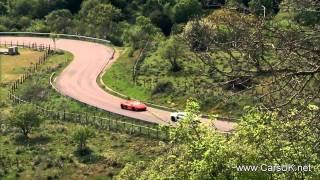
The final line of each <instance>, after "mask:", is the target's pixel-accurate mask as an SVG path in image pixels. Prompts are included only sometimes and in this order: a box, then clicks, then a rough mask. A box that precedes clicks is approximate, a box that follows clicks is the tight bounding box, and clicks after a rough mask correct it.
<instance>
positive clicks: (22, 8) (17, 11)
mask: <svg viewBox="0 0 320 180" xmlns="http://www.w3.org/2000/svg"><path fill="white" fill-rule="evenodd" d="M36 4H37V3H36V0H16V1H13V4H12V8H11V10H12V14H13V15H15V16H31V17H32V16H33V15H34V12H35V10H36V7H35V5H36Z"/></svg>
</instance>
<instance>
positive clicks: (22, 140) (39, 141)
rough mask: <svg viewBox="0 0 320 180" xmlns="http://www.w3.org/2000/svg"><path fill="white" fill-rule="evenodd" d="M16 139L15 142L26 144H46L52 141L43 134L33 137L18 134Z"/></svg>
mask: <svg viewBox="0 0 320 180" xmlns="http://www.w3.org/2000/svg"><path fill="white" fill-rule="evenodd" d="M14 140H15V144H17V145H24V146H34V145H45V144H48V143H49V142H51V138H50V137H48V136H43V135H40V136H37V137H31V138H27V137H25V136H23V135H17V136H16V137H15V138H14Z"/></svg>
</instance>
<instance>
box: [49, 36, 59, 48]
mask: <svg viewBox="0 0 320 180" xmlns="http://www.w3.org/2000/svg"><path fill="white" fill-rule="evenodd" d="M50 38H51V39H52V41H53V44H54V50H57V45H56V41H57V40H58V39H59V35H58V34H55V33H51V34H50Z"/></svg>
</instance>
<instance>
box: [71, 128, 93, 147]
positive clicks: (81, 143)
mask: <svg viewBox="0 0 320 180" xmlns="http://www.w3.org/2000/svg"><path fill="white" fill-rule="evenodd" d="M94 136H95V133H94V131H93V130H92V129H91V128H89V127H79V128H78V129H77V130H76V131H75V132H74V134H73V140H74V141H75V142H76V143H77V144H78V150H79V152H82V151H84V150H85V149H86V148H87V141H88V140H89V139H91V138H93V137H94Z"/></svg>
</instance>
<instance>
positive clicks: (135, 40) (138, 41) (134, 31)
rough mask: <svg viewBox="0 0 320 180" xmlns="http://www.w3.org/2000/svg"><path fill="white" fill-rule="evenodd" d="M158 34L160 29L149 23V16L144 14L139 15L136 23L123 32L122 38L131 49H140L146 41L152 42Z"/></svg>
mask: <svg viewBox="0 0 320 180" xmlns="http://www.w3.org/2000/svg"><path fill="white" fill-rule="evenodd" d="M160 36H161V34H160V30H159V29H158V28H156V27H155V26H154V25H153V24H152V23H151V20H150V19H149V18H146V17H144V16H139V17H138V18H137V20H136V25H135V26H134V27H132V28H129V29H128V30H127V31H125V32H124V40H125V41H127V42H128V43H129V44H130V45H131V47H132V48H133V49H142V48H144V47H145V46H146V44H147V43H148V42H152V41H154V40H155V39H156V38H158V37H160Z"/></svg>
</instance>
